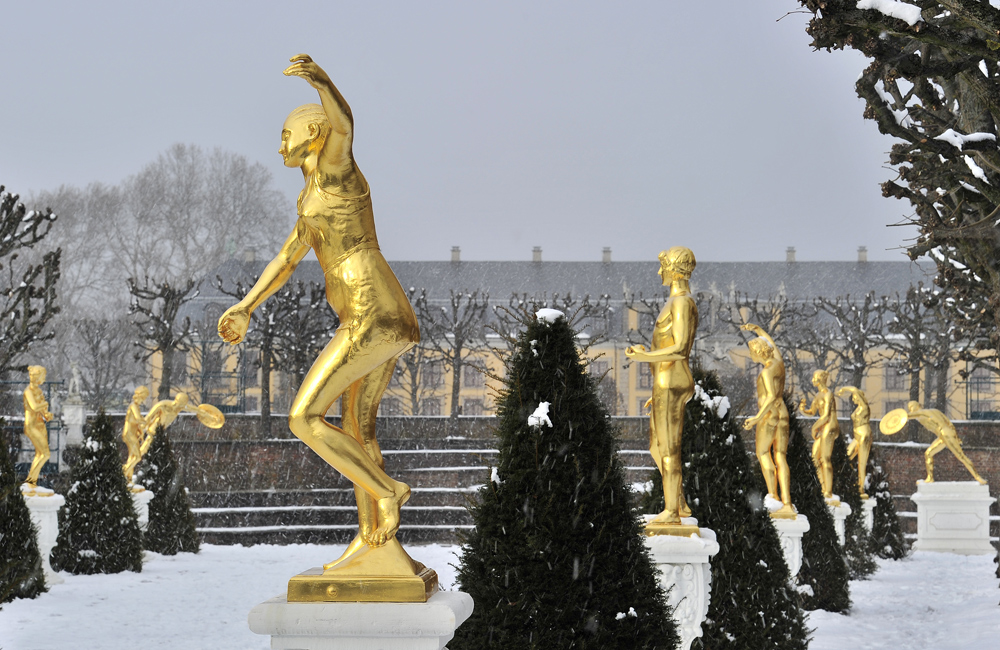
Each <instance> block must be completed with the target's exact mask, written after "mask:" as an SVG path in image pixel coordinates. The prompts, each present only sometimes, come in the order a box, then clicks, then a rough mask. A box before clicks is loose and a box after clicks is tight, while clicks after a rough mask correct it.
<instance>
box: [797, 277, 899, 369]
mask: <svg viewBox="0 0 1000 650" xmlns="http://www.w3.org/2000/svg"><path fill="white" fill-rule="evenodd" d="M813 305H815V307H816V310H817V314H816V318H817V321H818V322H817V323H816V325H814V326H813V327H805V328H802V329H801V331H800V332H799V335H800V336H801V337H802V338H803V340H804V341H809V340H810V339H812V338H817V339H825V340H826V341H824V343H821V344H820V345H825V348H824V349H825V350H826V351H827V352H828V354H829V356H830V357H831V361H832V363H830V365H831V366H836V368H837V370H838V371H839V372H838V380H839V381H840V382H842V383H843V382H844V381H849V382H850V384H851V385H852V386H858V387H860V386H861V382H862V381H863V380H864V376H865V373H866V372H867V370H868V368H869V367H871V366H872V365H874V364H875V363H878V361H879V360H880V356H879V353H878V349H879V348H880V347H881V346H882V345H884V344H885V336H884V334H885V317H886V312H887V308H888V301H887V299H886V298H885V297H884V296H876V295H875V292H873V291H869V292H868V293H866V294H865V296H864V298H862V299H861V300H852V299H851V297H850V296H838V297H836V298H824V297H822V296H821V297H819V298H816V299H815V300H814V301H813ZM824 321H827V322H826V323H825V322H824ZM830 339H832V340H830ZM825 363H829V362H825ZM823 369H824V370H828V369H829V368H827V367H823Z"/></svg>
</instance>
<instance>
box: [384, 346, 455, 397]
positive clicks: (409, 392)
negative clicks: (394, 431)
mask: <svg viewBox="0 0 1000 650" xmlns="http://www.w3.org/2000/svg"><path fill="white" fill-rule="evenodd" d="M444 361H445V360H444V358H442V357H441V355H440V354H435V353H434V351H433V350H432V348H431V347H429V346H428V344H427V343H425V342H423V341H421V342H420V343H418V344H417V345H415V346H413V347H412V348H410V350H409V351H407V352H406V353H404V354H402V355H400V357H399V361H398V362H396V370H395V372H394V374H393V377H392V381H393V384H394V386H395V387H398V388H399V389H400V390H402V391H403V393H404V394H405V395H406V401H407V404H408V410H409V414H410V415H424V413H422V412H421V405H422V404H423V403H424V400H425V399H427V398H428V397H430V396H431V395H433V394H434V393H435V392H437V388H438V385H439V384H440V378H441V369H442V366H443V365H444Z"/></svg>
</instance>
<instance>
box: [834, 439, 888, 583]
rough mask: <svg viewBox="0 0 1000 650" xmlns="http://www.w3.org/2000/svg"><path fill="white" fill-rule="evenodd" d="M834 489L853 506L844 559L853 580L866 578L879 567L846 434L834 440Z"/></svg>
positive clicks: (849, 519)
mask: <svg viewBox="0 0 1000 650" xmlns="http://www.w3.org/2000/svg"><path fill="white" fill-rule="evenodd" d="M831 460H832V462H833V492H834V494H836V495H838V496H839V497H840V501H841V503H846V504H847V505H848V506H850V508H851V514H849V515H847V519H846V520H845V521H844V560H845V561H846V562H847V575H848V577H849V578H850V579H851V580H866V579H867V578H868V577H869V576H871V575H872V574H873V573H875V572H876V571H877V570H878V565H877V564H875V558H874V557H873V556H872V548H871V539H870V538H869V534H868V528H867V527H866V526H865V513H864V509H863V508H862V506H861V494H860V493H858V466H857V464H856V461H852V460H850V459H849V458H848V457H847V443H846V442H845V441H844V436H842V435H841V436H837V438H836V439H835V440H834V441H833V456H832V458H831Z"/></svg>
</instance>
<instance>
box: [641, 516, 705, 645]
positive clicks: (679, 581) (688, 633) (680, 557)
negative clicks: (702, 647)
mask: <svg viewBox="0 0 1000 650" xmlns="http://www.w3.org/2000/svg"><path fill="white" fill-rule="evenodd" d="M685 523H686V522H685ZM644 539H645V541H646V546H647V547H648V548H649V551H650V555H651V556H652V558H653V562H654V563H655V564H656V568H657V569H659V572H660V584H662V585H663V587H664V589H668V590H669V592H668V600H669V603H670V606H671V607H673V608H675V609H674V619H676V621H677V632H678V634H679V635H680V637H681V645H680V647H681V650H688V648H690V647H691V643H692V642H693V641H694V640H695V639H696V638H698V637H700V636H701V624H702V622H703V621H704V620H705V616H706V615H707V614H708V603H709V599H710V596H711V593H712V571H711V566H710V564H709V562H710V560H711V559H712V556H714V555H715V554H716V553H718V552H719V543H718V542H717V541H715V531H713V530H710V529H708V528H701V529H700V530H699V536H698V537H678V536H676V535H653V536H647V537H645V538H644ZM671 587H672V589H671Z"/></svg>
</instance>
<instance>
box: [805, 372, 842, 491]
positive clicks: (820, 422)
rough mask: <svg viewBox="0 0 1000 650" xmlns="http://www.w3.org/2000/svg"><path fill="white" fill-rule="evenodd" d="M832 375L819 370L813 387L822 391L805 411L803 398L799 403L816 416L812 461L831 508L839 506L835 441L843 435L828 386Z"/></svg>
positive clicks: (813, 426)
mask: <svg viewBox="0 0 1000 650" xmlns="http://www.w3.org/2000/svg"><path fill="white" fill-rule="evenodd" d="M829 382H830V373H828V372H827V371H826V370H817V371H816V372H814V373H813V376H812V385H813V386H815V387H816V389H817V390H818V391H819V392H818V393H816V397H815V398H813V403H812V406H810V407H809V408H806V400H805V398H804V397H803V398H802V399H801V400H800V401H799V410H800V411H802V412H803V413H805V414H806V415H815V416H816V421H815V422H814V423H813V425H812V437H813V448H812V461H813V465H815V466H816V475H817V476H819V484H820V487H822V488H823V498H824V499H826V501H827V503H829V504H830V505H839V504H840V500H839V499H836V498H834V496H833V460H832V457H833V441H834V440H836V439H837V436H839V435H840V423H839V422H837V400H836V399H835V398H834V397H833V393H832V392H831V391H830V388H829V386H828V385H827V384H828V383H829Z"/></svg>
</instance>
